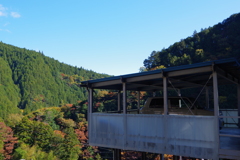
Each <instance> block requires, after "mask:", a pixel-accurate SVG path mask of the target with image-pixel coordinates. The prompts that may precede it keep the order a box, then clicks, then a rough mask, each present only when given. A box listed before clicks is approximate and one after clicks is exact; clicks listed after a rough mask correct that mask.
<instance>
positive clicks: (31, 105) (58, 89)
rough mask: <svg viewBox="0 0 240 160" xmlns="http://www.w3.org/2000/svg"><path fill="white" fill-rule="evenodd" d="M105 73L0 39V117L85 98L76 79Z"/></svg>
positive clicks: (84, 78) (86, 78)
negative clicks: (75, 65)
mask: <svg viewBox="0 0 240 160" xmlns="http://www.w3.org/2000/svg"><path fill="white" fill-rule="evenodd" d="M107 76H108V75H106V74H97V73H96V72H93V71H91V70H86V69H83V68H77V67H73V66H70V65H67V64H64V63H60V62H59V61H57V60H54V59H53V58H49V57H46V56H44V55H43V53H40V52H35V51H32V50H27V49H25V48H18V47H15V46H12V45H8V44H4V43H2V42H0V110H1V112H0V117H2V118H5V117H6V116H7V114H9V113H19V112H20V109H23V111H24V113H28V112H30V111H33V110H37V109H39V108H43V107H51V106H59V105H62V104H68V103H77V101H81V100H85V99H87V93H86V90H85V89H83V88H80V87H78V84H79V83H80V81H83V80H88V79H97V78H103V77H107Z"/></svg>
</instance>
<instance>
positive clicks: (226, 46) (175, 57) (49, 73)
mask: <svg viewBox="0 0 240 160" xmlns="http://www.w3.org/2000/svg"><path fill="white" fill-rule="evenodd" d="M239 26H240V14H234V15H232V16H231V17H229V18H228V19H226V20H224V21H223V22H222V23H219V24H217V25H215V26H213V27H209V28H207V29H202V30H201V32H199V33H197V32H196V31H194V33H193V35H192V36H190V37H187V38H186V39H182V40H181V41H180V42H176V43H174V44H173V45H171V46H170V47H169V48H167V49H162V50H161V51H153V52H152V53H151V55H150V56H149V57H148V59H145V60H144V68H141V69H140V71H148V70H154V69H158V68H166V67H170V66H178V65H183V64H192V63H197V62H203V61H209V60H216V59H222V58H228V57H235V58H237V59H238V60H239V59H240V56H239V53H240V45H239V44H240V27H239ZM108 76H109V75H106V74H98V73H96V72H94V71H91V70H86V69H84V68H78V67H73V66H70V65H67V64H64V63H60V62H59V61H57V60H54V59H53V58H49V57H47V56H44V54H43V53H41V52H36V51H32V50H28V49H25V48H18V47H15V46H13V45H9V44H5V43H3V42H0V160H10V159H26V160H30V159H33V160H41V159H46V160H58V159H63V160H77V159H87V160H92V159H98V160H101V159H106V158H108V156H109V155H108V153H104V152H103V151H102V150H101V148H97V147H93V146H89V145H88V143H87V140H88V134H87V132H88V122H87V105H88V103H87V91H86V90H85V89H83V88H80V87H79V84H80V82H81V81H84V80H89V79H98V78H104V77H108ZM220 89H221V88H220ZM228 89H229V90H231V88H230V87H229V88H228ZM224 90H225V88H224ZM225 91H226V90H225ZM145 96H146V93H145V92H141V95H140V97H141V100H142V101H144V99H145ZM230 96H232V95H230ZM233 96H236V95H233ZM136 97H137V95H136V93H135V92H129V94H128V99H127V107H128V109H134V108H136V107H137V98H136ZM115 99H117V93H114V92H111V91H105V90H96V91H95V92H94V100H95V101H94V108H93V110H94V111H98V112H108V111H112V110H116V108H113V106H117V104H116V101H115ZM221 100H224V98H221V97H220V101H221ZM103 153H104V154H103ZM140 156H141V155H139V153H136V152H132V153H126V152H125V153H122V159H129V157H130V159H140V158H139V157H140ZM154 156H155V155H151V154H150V155H149V158H148V159H154ZM109 157H112V155H110V156H109ZM109 159H111V158H109Z"/></svg>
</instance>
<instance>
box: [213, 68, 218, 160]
mask: <svg viewBox="0 0 240 160" xmlns="http://www.w3.org/2000/svg"><path fill="white" fill-rule="evenodd" d="M213 98H214V116H215V130H214V135H215V144H216V150H217V155H216V157H215V158H214V160H215V159H216V160H217V159H219V154H218V150H219V118H218V116H219V100H218V80H217V72H216V71H215V70H214V71H213Z"/></svg>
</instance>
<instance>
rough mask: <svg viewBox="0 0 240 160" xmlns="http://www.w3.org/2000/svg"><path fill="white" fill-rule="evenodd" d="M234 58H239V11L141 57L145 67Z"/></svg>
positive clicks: (147, 68)
mask: <svg viewBox="0 0 240 160" xmlns="http://www.w3.org/2000/svg"><path fill="white" fill-rule="evenodd" d="M229 57H235V58H237V59H240V13H238V14H234V15H232V16H230V17H229V18H227V19H225V20H224V21H223V22H222V23H218V24H216V25H214V26H213V27H209V28H206V29H202V30H201V32H199V33H197V32H196V31H194V33H193V35H192V36H190V37H187V38H185V39H182V40H180V41H179V42H176V43H174V44H173V45H171V46H169V47H168V48H166V49H162V50H161V51H153V52H152V53H151V55H150V56H149V57H148V59H145V60H144V67H145V68H146V70H151V69H155V68H159V67H160V68H161V67H169V66H179V65H185V64H192V63H198V62H203V61H210V60H217V59H223V58H229Z"/></svg>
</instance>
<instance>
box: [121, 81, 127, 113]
mask: <svg viewBox="0 0 240 160" xmlns="http://www.w3.org/2000/svg"><path fill="white" fill-rule="evenodd" d="M122 84H123V114H127V88H126V83H125V82H123V83H122Z"/></svg>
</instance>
